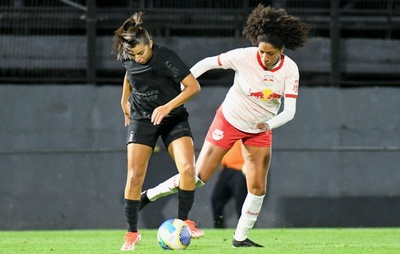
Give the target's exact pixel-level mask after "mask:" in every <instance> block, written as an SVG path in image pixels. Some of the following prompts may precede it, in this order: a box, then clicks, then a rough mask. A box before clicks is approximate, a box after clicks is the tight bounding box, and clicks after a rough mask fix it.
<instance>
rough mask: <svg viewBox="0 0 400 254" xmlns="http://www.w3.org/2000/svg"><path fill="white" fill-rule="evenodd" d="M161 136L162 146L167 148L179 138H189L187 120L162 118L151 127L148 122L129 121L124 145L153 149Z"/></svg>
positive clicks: (189, 132)
mask: <svg viewBox="0 0 400 254" xmlns="http://www.w3.org/2000/svg"><path fill="white" fill-rule="evenodd" d="M160 136H161V138H162V140H163V142H164V145H165V147H166V148H168V146H169V144H171V142H172V141H174V140H176V139H178V138H181V137H186V136H188V137H191V138H192V139H193V136H192V131H191V130H190V125H189V122H188V120H187V119H184V120H178V121H177V120H176V119H166V118H164V119H163V121H162V123H161V124H159V125H153V123H152V122H150V121H149V120H147V119H146V120H133V119H131V120H130V124H129V126H128V135H127V138H126V143H127V144H129V143H135V144H142V145H148V146H150V147H152V148H153V149H154V147H155V145H156V143H157V140H158V138H159V137H160Z"/></svg>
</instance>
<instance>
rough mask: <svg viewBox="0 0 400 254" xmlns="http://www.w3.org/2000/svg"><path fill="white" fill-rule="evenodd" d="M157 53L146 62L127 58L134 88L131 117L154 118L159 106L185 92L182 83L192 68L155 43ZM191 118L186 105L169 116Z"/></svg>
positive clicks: (124, 63)
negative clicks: (155, 110) (182, 91)
mask: <svg viewBox="0 0 400 254" xmlns="http://www.w3.org/2000/svg"><path fill="white" fill-rule="evenodd" d="M152 50H153V54H152V57H151V58H150V60H149V61H148V62H147V63H146V64H138V63H136V62H135V61H133V60H129V59H128V60H123V61H122V64H123V66H124V67H125V68H126V70H127V73H128V80H129V83H130V85H131V87H132V89H133V90H132V96H131V98H130V100H131V119H137V120H139V119H151V115H152V113H153V111H154V109H155V108H157V107H159V106H161V105H164V104H166V103H168V102H169V101H171V100H172V99H173V98H175V97H176V96H178V95H179V94H180V93H181V84H180V82H181V81H182V80H183V79H184V78H185V77H186V76H187V75H189V74H190V69H189V68H188V67H187V66H186V65H185V64H184V63H183V62H182V60H181V59H180V58H179V57H178V56H177V55H176V54H175V53H174V52H173V51H172V50H170V49H167V48H164V47H159V46H157V45H153V49H152ZM171 116H178V117H183V118H187V117H188V113H187V111H186V108H185V107H184V105H181V106H179V107H177V108H175V109H173V110H172V111H171V112H170V114H169V115H168V116H166V118H168V117H171Z"/></svg>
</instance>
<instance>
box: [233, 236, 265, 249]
mask: <svg viewBox="0 0 400 254" xmlns="http://www.w3.org/2000/svg"><path fill="white" fill-rule="evenodd" d="M232 246H233V247H234V248H242V247H258V248H264V246H262V245H259V244H258V243H255V242H253V241H252V240H250V239H249V238H246V239H244V240H243V241H236V240H235V239H233V240H232Z"/></svg>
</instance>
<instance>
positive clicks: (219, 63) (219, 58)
mask: <svg viewBox="0 0 400 254" xmlns="http://www.w3.org/2000/svg"><path fill="white" fill-rule="evenodd" d="M217 61H218V65H219V66H222V63H221V55H219V56H218V57H217Z"/></svg>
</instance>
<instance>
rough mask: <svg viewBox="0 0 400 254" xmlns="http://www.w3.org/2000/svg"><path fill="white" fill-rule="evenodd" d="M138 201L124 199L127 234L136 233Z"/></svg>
mask: <svg viewBox="0 0 400 254" xmlns="http://www.w3.org/2000/svg"><path fill="white" fill-rule="evenodd" d="M139 207H140V200H129V199H125V206H124V209H125V219H126V222H127V223H128V231H129V232H137V231H138V229H137V224H138V219H139Z"/></svg>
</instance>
